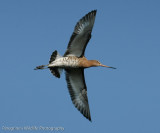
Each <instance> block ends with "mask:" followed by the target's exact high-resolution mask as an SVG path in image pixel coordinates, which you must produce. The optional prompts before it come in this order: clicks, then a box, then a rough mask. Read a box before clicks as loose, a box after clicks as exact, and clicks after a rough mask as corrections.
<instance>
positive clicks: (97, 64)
mask: <svg viewBox="0 0 160 133" xmlns="http://www.w3.org/2000/svg"><path fill="white" fill-rule="evenodd" d="M91 62H92V66H101V67H107V68H112V69H116V68H115V67H111V66H106V65H103V64H101V63H100V62H99V61H97V60H91Z"/></svg>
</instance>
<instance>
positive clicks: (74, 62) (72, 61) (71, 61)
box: [48, 56, 80, 68]
mask: <svg viewBox="0 0 160 133" xmlns="http://www.w3.org/2000/svg"><path fill="white" fill-rule="evenodd" d="M79 64H80V59H79V58H77V57H75V56H69V57H60V58H58V59H56V60H55V61H53V62H51V63H50V64H49V65H48V67H61V68H78V67H79Z"/></svg>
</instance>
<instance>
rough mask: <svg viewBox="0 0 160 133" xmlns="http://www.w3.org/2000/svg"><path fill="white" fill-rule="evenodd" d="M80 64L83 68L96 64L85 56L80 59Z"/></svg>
mask: <svg viewBox="0 0 160 133" xmlns="http://www.w3.org/2000/svg"><path fill="white" fill-rule="evenodd" d="M80 66H81V67H83V68H88V67H94V66H96V64H95V62H94V60H87V59H86V58H85V57H82V58H81V59H80Z"/></svg>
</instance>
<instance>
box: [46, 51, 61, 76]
mask: <svg viewBox="0 0 160 133" xmlns="http://www.w3.org/2000/svg"><path fill="white" fill-rule="evenodd" d="M61 57H62V56H60V55H59V53H58V52H57V50H55V51H54V52H53V53H52V55H51V58H50V61H49V63H52V62H53V61H54V60H56V59H57V58H61ZM49 69H50V71H51V73H52V74H53V75H54V76H55V77H57V78H60V75H61V72H62V68H58V67H49Z"/></svg>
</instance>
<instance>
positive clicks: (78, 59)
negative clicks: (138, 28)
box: [35, 10, 114, 120]
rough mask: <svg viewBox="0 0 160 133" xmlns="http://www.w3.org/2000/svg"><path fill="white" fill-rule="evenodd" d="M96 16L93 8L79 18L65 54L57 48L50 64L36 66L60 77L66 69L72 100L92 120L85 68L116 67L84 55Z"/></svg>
mask: <svg viewBox="0 0 160 133" xmlns="http://www.w3.org/2000/svg"><path fill="white" fill-rule="evenodd" d="M95 16H96V10H93V11H91V12H89V13H88V14H86V15H85V16H84V17H83V18H82V19H80V20H79V22H78V23H77V24H76V26H75V28H74V32H73V34H72V36H71V38H70V41H69V44H68V47H67V50H66V52H65V54H64V55H63V56H60V55H59V54H58V52H57V51H56V50H55V51H54V52H53V53H52V55H51V58H50V61H49V64H48V65H41V66H38V67H36V68H35V70H37V69H44V68H49V69H50V71H51V73H52V74H53V75H54V76H56V77H57V78H60V75H61V70H62V69H64V70H65V75H66V81H67V86H68V90H69V93H70V96H71V100H72V102H73V104H74V106H75V107H76V108H77V109H78V110H79V111H80V112H81V113H82V114H83V115H84V116H85V117H86V118H87V119H89V120H91V115H90V110H89V104H88V97H87V87H86V83H85V78H84V69H85V68H89V67H95V66H102V67H107V68H114V67H109V66H106V65H103V64H101V63H100V62H99V61H97V60H88V59H87V58H85V56H84V53H85V48H86V46H87V44H88V42H89V40H90V38H91V32H92V28H93V25H94V21H95Z"/></svg>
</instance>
